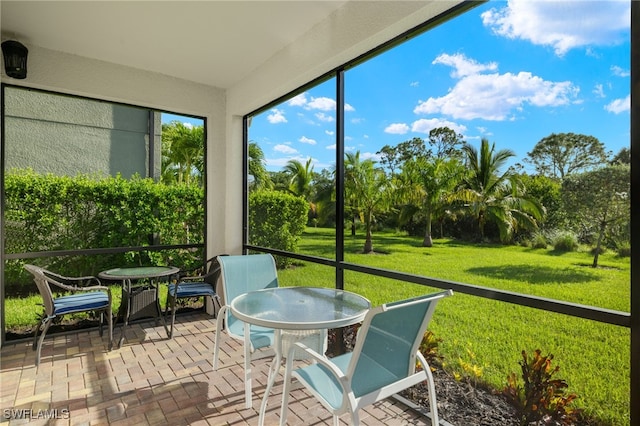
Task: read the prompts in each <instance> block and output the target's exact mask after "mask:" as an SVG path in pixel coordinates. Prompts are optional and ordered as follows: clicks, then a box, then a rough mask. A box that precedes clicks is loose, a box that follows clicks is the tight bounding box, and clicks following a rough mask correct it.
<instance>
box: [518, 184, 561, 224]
mask: <svg viewBox="0 0 640 426" xmlns="http://www.w3.org/2000/svg"><path fill="white" fill-rule="evenodd" d="M519 179H520V181H521V182H522V185H523V186H524V187H525V188H526V189H527V194H528V195H529V196H530V197H533V198H535V199H537V200H540V203H541V204H542V205H543V206H544V207H545V210H546V215H545V217H544V221H542V222H541V223H540V224H539V225H540V226H541V227H544V228H545V229H548V230H552V229H559V228H561V227H563V226H564V225H565V222H566V214H565V211H564V207H563V204H562V196H561V195H560V188H561V187H562V183H561V182H559V181H558V180H557V179H553V178H550V177H547V176H543V175H533V176H530V175H526V174H525V175H520V177H519Z"/></svg>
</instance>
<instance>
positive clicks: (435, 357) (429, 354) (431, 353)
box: [418, 330, 444, 370]
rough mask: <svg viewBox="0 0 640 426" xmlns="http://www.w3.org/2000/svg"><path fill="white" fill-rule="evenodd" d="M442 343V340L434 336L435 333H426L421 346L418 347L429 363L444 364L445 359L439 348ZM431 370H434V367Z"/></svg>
mask: <svg viewBox="0 0 640 426" xmlns="http://www.w3.org/2000/svg"><path fill="white" fill-rule="evenodd" d="M441 342H442V339H441V338H439V337H436V335H435V334H433V331H429V330H427V331H425V333H424V336H422V341H421V342H420V346H418V350H419V351H420V353H421V354H422V356H424V359H425V360H426V361H427V363H429V364H433V363H435V362H436V361H437V362H442V360H443V359H444V357H443V356H442V355H440V353H439V352H438V346H439V345H440V343H441ZM431 369H432V370H433V367H431Z"/></svg>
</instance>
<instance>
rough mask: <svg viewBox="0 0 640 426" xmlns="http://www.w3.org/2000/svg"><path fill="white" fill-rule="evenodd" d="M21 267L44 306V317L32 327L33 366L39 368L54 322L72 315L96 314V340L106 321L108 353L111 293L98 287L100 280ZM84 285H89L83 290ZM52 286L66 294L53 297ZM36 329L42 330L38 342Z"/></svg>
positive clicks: (111, 335)
mask: <svg viewBox="0 0 640 426" xmlns="http://www.w3.org/2000/svg"><path fill="white" fill-rule="evenodd" d="M24 267H25V269H26V270H27V271H29V272H30V273H31V274H32V275H33V277H34V278H33V280H34V281H35V283H36V285H37V286H38V290H39V291H40V295H41V296H42V300H43V305H44V317H43V319H42V322H41V324H39V325H38V326H37V327H36V331H35V333H34V336H33V349H34V350H35V351H36V365H40V352H41V350H42V342H43V341H44V337H45V335H46V334H47V330H48V329H49V326H50V325H51V323H52V322H53V320H54V318H56V317H59V316H62V315H66V314H72V313H75V312H90V311H95V312H100V336H102V324H103V322H104V316H106V317H107V323H108V326H109V350H111V348H112V345H113V317H112V315H111V290H110V289H109V287H106V286H103V285H101V284H100V280H99V279H98V278H96V277H64V276H62V275H58V274H56V273H54V272H51V271H48V270H46V269H43V268H40V267H38V266H34V265H24ZM86 284H92V285H88V286H87V285H86ZM52 286H53V287H57V288H58V290H56V291H63V292H65V293H68V294H65V295H64V296H60V297H54V295H53V294H54V293H53V289H52ZM40 329H42V334H41V335H40V339H39V340H38V332H39V331H40Z"/></svg>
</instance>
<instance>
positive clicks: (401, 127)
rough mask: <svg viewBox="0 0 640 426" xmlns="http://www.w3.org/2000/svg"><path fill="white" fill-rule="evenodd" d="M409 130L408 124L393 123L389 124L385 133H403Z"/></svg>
mask: <svg viewBox="0 0 640 426" xmlns="http://www.w3.org/2000/svg"><path fill="white" fill-rule="evenodd" d="M408 131H409V126H407V124H405V123H393V124H389V125H388V126H387V127H386V128H385V129H384V132H385V133H390V134H392V135H404V134H405V133H407V132H408Z"/></svg>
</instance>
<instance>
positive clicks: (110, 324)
mask: <svg viewBox="0 0 640 426" xmlns="http://www.w3.org/2000/svg"><path fill="white" fill-rule="evenodd" d="M106 315H107V327H109V350H111V349H113V312H112V311H111V305H109V308H107V312H106Z"/></svg>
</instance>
